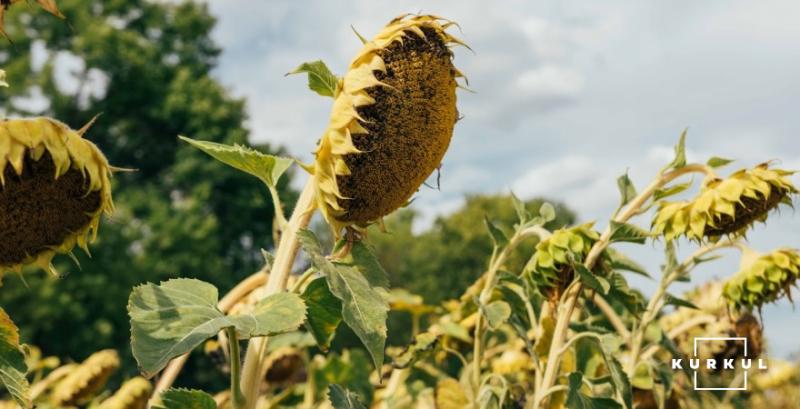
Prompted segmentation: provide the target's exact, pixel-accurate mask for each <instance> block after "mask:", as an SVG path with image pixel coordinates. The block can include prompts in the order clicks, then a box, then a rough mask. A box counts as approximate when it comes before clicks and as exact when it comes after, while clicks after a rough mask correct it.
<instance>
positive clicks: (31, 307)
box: [0, 0, 295, 383]
mask: <svg viewBox="0 0 800 409" xmlns="http://www.w3.org/2000/svg"><path fill="white" fill-rule="evenodd" d="M58 5H59V7H60V9H61V11H62V12H63V14H64V15H65V17H66V19H65V21H60V20H58V19H55V18H53V17H52V16H51V15H49V14H47V13H44V12H42V11H41V10H38V9H36V8H32V7H25V6H24V5H15V6H14V7H12V8H11V9H10V10H9V11H8V12H7V13H6V25H5V28H6V31H7V32H8V35H9V36H10V38H11V39H13V41H14V44H13V45H12V44H10V43H5V44H4V45H2V46H3V47H4V51H3V52H0V67H3V68H4V69H5V70H6V71H7V73H8V80H9V83H11V84H12V86H11V88H9V89H7V90H6V92H4V93H3V94H2V95H0V98H7V99H4V100H0V106H2V107H4V108H5V109H6V110H7V112H8V114H10V115H48V116H52V117H55V118H57V119H60V120H62V121H64V122H66V123H68V124H69V125H71V126H72V127H73V128H78V127H80V126H82V125H83V124H85V123H87V122H89V121H90V119H91V118H92V117H94V116H95V115H97V114H100V113H102V116H101V117H100V118H99V119H98V120H97V122H96V123H95V124H94V125H93V126H92V128H91V130H90V131H89V132H88V134H87V137H88V138H89V139H91V140H92V141H94V142H95V143H96V144H97V145H98V146H99V147H100V148H101V149H102V150H103V151H104V152H105V153H106V155H107V156H108V159H109V161H110V162H111V164H113V165H115V166H118V167H122V168H133V169H135V171H132V172H119V173H117V174H116V175H115V177H114V180H113V185H114V198H115V203H116V206H117V211H116V213H115V215H114V216H113V217H112V219H111V220H107V221H105V223H104V224H103V225H102V226H101V231H100V236H99V240H98V242H97V243H96V244H95V245H94V246H92V248H91V251H92V257H91V258H89V257H87V256H84V255H78V257H77V258H78V261H79V262H80V265H81V267H80V268H78V267H77V266H75V265H74V264H72V263H71V262H70V261H69V259H68V258H66V257H62V258H60V259H59V260H58V261H59V266H58V268H59V270H60V271H71V272H72V274H70V275H69V277H67V278H66V279H63V280H54V279H53V278H52V277H46V276H45V275H44V274H42V273H40V272H36V273H31V272H29V273H26V274H25V275H24V279H25V280H26V281H27V286H26V285H25V284H23V283H22V280H19V279H16V278H14V277H13V276H9V277H7V278H6V279H5V282H4V285H5V286H4V288H3V289H2V291H0V303H1V304H2V305H3V306H4V307H6V308H7V310H8V311H9V313H10V314H11V315H12V316H13V317H14V320H15V321H16V322H17V323H18V324H19V325H20V326H21V327H22V335H23V337H24V338H25V341H26V342H30V343H32V344H36V345H38V346H40V347H41V348H42V349H43V350H44V352H45V353H47V354H55V355H59V356H62V357H71V358H74V359H83V358H85V357H86V356H87V355H89V354H90V353H91V352H92V351H95V350H98V349H100V348H109V347H113V348H116V349H118V350H120V351H121V353H122V354H121V355H122V356H123V357H125V358H128V360H127V361H126V362H125V363H126V364H127V366H126V367H125V368H124V369H127V371H124V372H127V373H128V374H130V373H133V372H135V371H136V369H135V365H134V363H133V361H132V359H131V358H130V354H129V353H126V351H128V349H129V324H128V318H127V314H126V303H127V299H128V295H129V294H130V291H131V288H132V287H133V286H135V285H137V284H139V283H142V282H144V281H152V282H158V281H161V280H164V279H166V278H168V277H176V276H182V277H197V278H200V279H202V280H206V281H209V282H212V283H214V284H215V285H217V286H218V287H219V288H220V290H221V291H226V290H228V289H229V288H231V287H232V286H233V285H235V283H236V282H238V281H239V280H241V279H242V278H243V277H245V276H247V275H249V274H251V273H252V272H253V271H255V270H257V269H258V268H259V267H260V266H261V265H262V263H263V258H262V256H261V253H260V248H269V247H270V246H271V245H272V219H273V216H274V209H273V208H272V203H271V201H270V200H269V197H268V194H267V192H266V190H265V189H264V187H263V186H262V185H261V183H260V182H259V181H258V180H256V179H255V178H252V177H249V176H247V175H244V174H242V173H240V172H237V171H236V170H233V169H231V168H227V167H225V166H224V165H222V164H220V163H218V162H216V161H214V160H212V159H211V158H209V157H207V156H205V155H204V154H202V153H200V152H199V151H197V150H195V149H193V148H191V147H188V146H186V145H185V144H184V143H181V142H179V141H178V139H177V135H178V134H184V135H188V136H191V137H192V138H196V139H203V140H213V141H217V142H224V143H247V137H248V130H247V129H246V128H245V127H244V126H243V122H244V121H245V120H246V114H245V104H244V101H242V100H240V99H236V98H233V97H231V96H230V95H229V94H228V92H227V91H226V90H225V89H224V88H223V87H222V86H221V85H220V84H219V83H218V82H217V81H216V80H215V79H213V78H212V77H211V76H210V73H211V70H212V69H213V68H214V66H215V64H216V60H217V57H218V56H219V53H220V50H219V48H218V47H217V46H216V45H215V44H214V42H213V41H212V39H211V37H210V33H211V30H212V28H213V27H214V23H215V20H214V18H213V17H212V16H211V15H210V14H209V12H208V9H207V6H206V5H203V4H198V3H195V2H184V3H180V4H175V3H173V2H152V1H146V0H125V1H122V0H92V1H85V0H64V1H59V2H58ZM42 48H43V49H44V52H41V51H34V50H40V49H42ZM65 56H67V57H65ZM65 58H66V59H67V60H72V61H77V63H76V64H74V65H75V66H76V67H78V69H77V70H76V71H75V72H74V73H72V74H71V75H68V76H65V75H63V74H58V73H59V72H60V71H59V70H58V68H59V64H63V63H64V60H65ZM35 60H43V61H44V63H43V64H42V65H41V67H38V66H36V64H34V61H35ZM37 94H38V95H40V96H39V97H36V98H33V100H34V101H38V102H39V105H44V106H46V108H44V109H43V110H35V109H33V108H31V106H32V105H31V104H29V103H26V102H30V100H31V98H27V101H26V98H25V97H26V96H30V95H37ZM42 103H43V104H42ZM33 105H36V104H33ZM259 148H260V149H261V150H265V151H269V150H271V149H270V147H269V146H261V147H259ZM280 188H281V189H280V190H281V192H282V196H283V198H284V202H285V203H287V205H289V206H291V205H292V203H293V201H294V196H295V194H294V193H293V192H291V191H290V190H289V189H288V188H287V187H286V179H284V183H283V184H282V185H281V186H280ZM65 334H69V336H65ZM192 372H194V371H185V373H190V374H191V373H192ZM184 381H186V380H184ZM191 382H202V379H199V378H198V377H195V378H194V379H193V380H189V383H191ZM185 383H186V382H185Z"/></svg>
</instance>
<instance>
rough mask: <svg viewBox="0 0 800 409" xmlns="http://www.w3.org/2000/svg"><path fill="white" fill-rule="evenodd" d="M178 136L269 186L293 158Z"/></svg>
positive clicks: (276, 179)
mask: <svg viewBox="0 0 800 409" xmlns="http://www.w3.org/2000/svg"><path fill="white" fill-rule="evenodd" d="M178 137H179V138H181V139H182V140H184V141H186V142H187V143H189V144H190V145H192V146H194V147H195V148H197V149H200V150H201V151H203V152H205V153H207V154H209V155H210V156H211V157H213V158H214V159H216V160H218V161H220V162H222V163H224V164H226V165H229V166H231V167H234V168H236V169H239V170H241V171H242V172H246V173H249V174H251V175H253V176H255V177H257V178H259V179H261V180H262V181H263V182H264V183H265V184H267V186H270V187H275V185H276V184H277V183H278V179H280V177H281V175H283V173H284V172H286V170H287V169H289V166H291V165H292V162H294V160H293V159H289V158H283V157H280V156H274V155H267V154H266V153H261V152H259V151H257V150H255V149H253V148H250V147H247V146H242V145H226V144H222V143H216V142H209V141H196V140H194V139H191V138H187V137H185V136H178Z"/></svg>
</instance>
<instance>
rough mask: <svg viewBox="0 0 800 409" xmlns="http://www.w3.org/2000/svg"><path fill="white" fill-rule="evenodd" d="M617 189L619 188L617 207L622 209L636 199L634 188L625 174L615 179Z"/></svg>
mask: <svg viewBox="0 0 800 409" xmlns="http://www.w3.org/2000/svg"><path fill="white" fill-rule="evenodd" d="M617 187H618V188H619V207H620V208H622V206H625V205H626V204H628V202H630V201H631V200H633V198H634V197H636V187H635V186H633V182H631V179H630V178H629V177H628V173H627V172H625V174H623V175H622V176H620V177H618V178H617Z"/></svg>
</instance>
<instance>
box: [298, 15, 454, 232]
mask: <svg viewBox="0 0 800 409" xmlns="http://www.w3.org/2000/svg"><path fill="white" fill-rule="evenodd" d="M453 24H454V23H452V22H448V21H446V20H443V19H441V18H438V17H435V16H428V15H420V16H417V15H413V16H412V15H406V16H401V17H398V18H396V19H394V20H392V21H391V22H390V23H389V24H388V25H387V26H386V27H385V28H384V29H383V31H381V32H380V33H379V34H378V35H377V36H376V37H375V38H374V39H373V40H372V41H369V42H366V43H365V44H364V46H363V48H362V49H361V51H360V52H359V53H358V55H356V57H355V58H354V59H353V61H352V62H351V63H350V67H349V69H348V72H347V74H346V75H345V76H344V78H342V79H341V80H340V84H339V87H338V93H337V95H336V97H335V101H334V103H333V109H332V112H331V118H330V122H329V124H328V128H327V129H326V131H325V133H324V135H323V136H322V138H321V140H320V142H319V145H318V147H317V151H316V161H315V163H314V167H313V173H314V176H313V177H314V181H315V184H316V193H317V206H318V207H319V208H320V209H321V211H322V214H323V216H324V217H325V219H326V221H327V222H328V223H329V224H330V225H331V226H332V227H333V229H334V231H335V232H336V234H337V235H338V234H339V233H340V231H341V229H342V228H344V227H347V226H357V227H363V226H366V225H367V224H369V223H371V222H374V221H377V220H379V219H381V218H382V217H383V216H385V215H387V214H389V213H391V212H392V211H394V210H395V209H397V208H398V207H400V206H403V205H404V204H406V203H407V202H408V200H409V198H410V197H411V196H412V195H413V194H414V193H415V192H416V191H417V189H418V188H419V187H420V185H421V184H422V183H423V182H424V181H425V179H426V178H427V177H428V176H430V174H431V173H433V171H434V170H436V169H437V168H438V166H439V165H440V163H441V160H442V158H443V157H444V154H445V152H446V151H447V148H448V146H449V144H450V138H451V136H452V134H453V127H454V126H455V123H456V120H457V118H458V111H457V109H456V86H457V84H456V78H457V77H459V76H461V74H460V73H459V71H458V70H457V69H456V68H455V66H453V61H452V60H453V53H452V51H451V50H450V46H452V45H453V44H461V42H460V41H459V40H458V39H456V38H455V37H452V36H451V35H450V34H448V33H447V31H446V29H447V28H448V27H450V26H451V25H453Z"/></svg>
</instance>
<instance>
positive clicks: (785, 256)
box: [723, 248, 800, 310]
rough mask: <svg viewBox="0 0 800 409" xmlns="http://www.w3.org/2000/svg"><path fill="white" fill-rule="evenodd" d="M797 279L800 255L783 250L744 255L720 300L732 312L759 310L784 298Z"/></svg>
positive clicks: (799, 269) (792, 250)
mask: <svg viewBox="0 0 800 409" xmlns="http://www.w3.org/2000/svg"><path fill="white" fill-rule="evenodd" d="M798 278H800V252H798V250H795V249H787V248H782V249H778V250H775V251H772V252H770V253H767V254H764V255H761V254H758V253H755V252H752V251H746V252H745V253H744V254H743V256H742V262H741V266H740V268H739V272H737V273H736V274H735V275H734V276H733V277H731V278H730V279H729V280H728V281H727V282H726V283H725V288H724V291H723V296H724V297H725V300H727V302H728V305H729V306H730V307H731V308H733V309H734V310H740V309H747V310H750V309H753V308H754V307H757V308H760V307H761V306H762V305H764V304H765V303H769V302H773V301H775V300H777V299H779V298H781V297H783V296H784V295H787V296H790V297H791V293H790V290H791V286H792V285H793V284H795V283H797V279H798Z"/></svg>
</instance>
